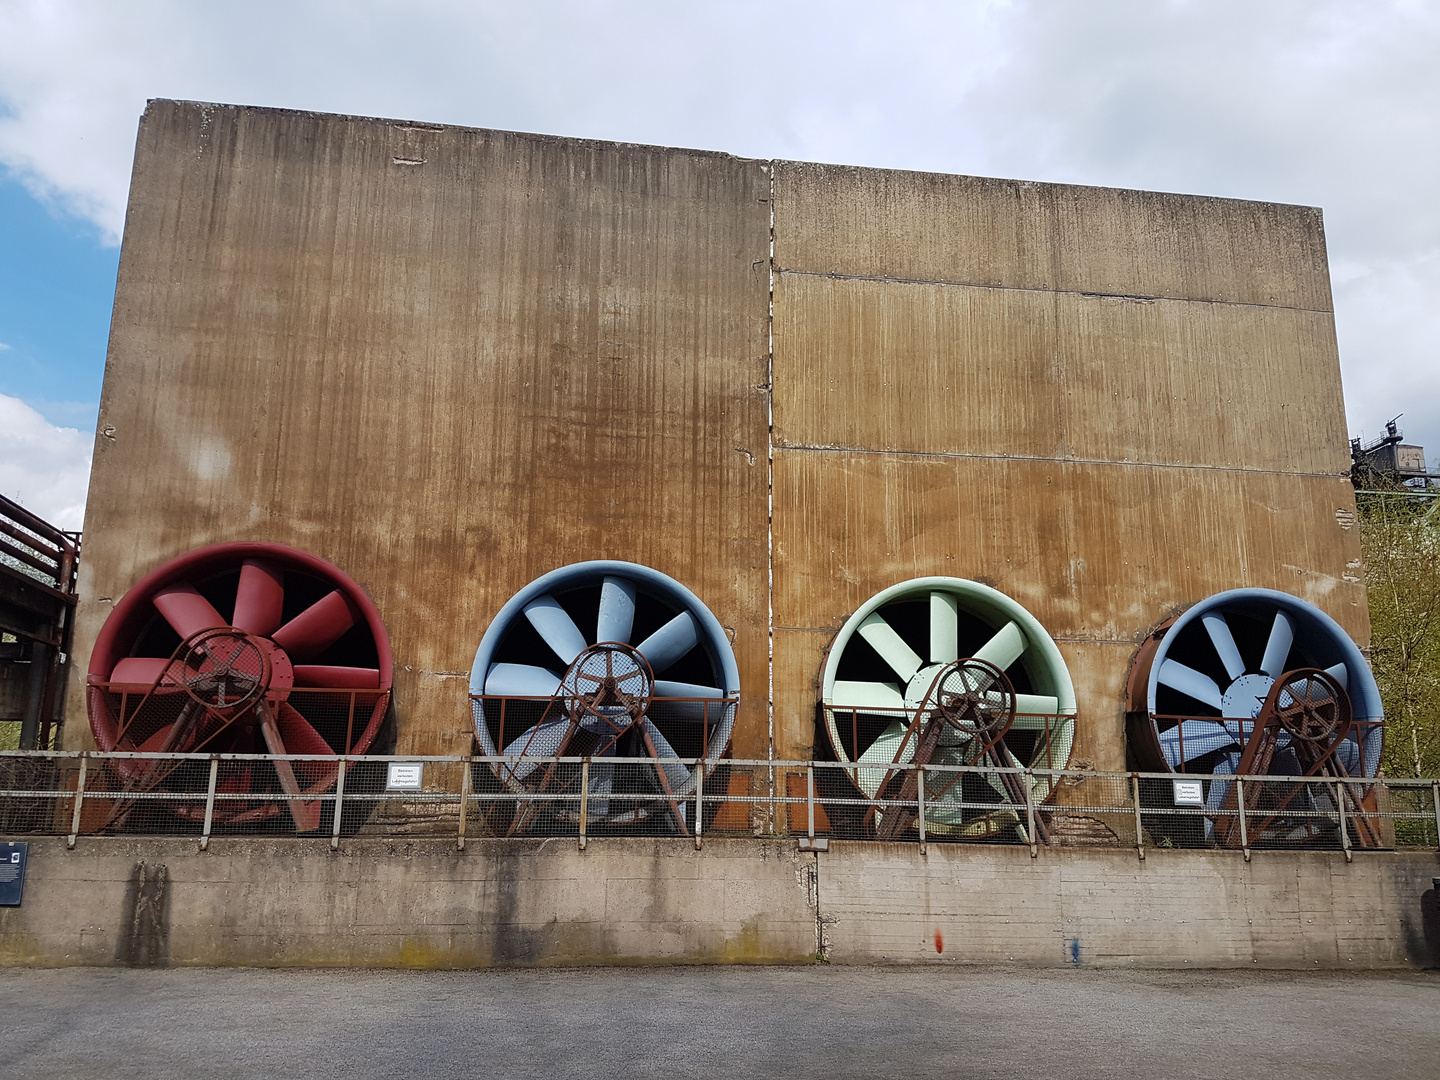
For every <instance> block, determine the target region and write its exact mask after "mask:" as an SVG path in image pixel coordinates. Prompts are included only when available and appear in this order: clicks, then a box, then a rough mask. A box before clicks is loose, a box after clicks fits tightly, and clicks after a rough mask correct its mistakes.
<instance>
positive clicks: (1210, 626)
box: [1200, 611, 1245, 682]
mask: <svg viewBox="0 0 1440 1080" xmlns="http://www.w3.org/2000/svg"><path fill="white" fill-rule="evenodd" d="M1200 621H1201V622H1202V623H1204V624H1205V632H1206V633H1207V634H1209V635H1210V643H1211V644H1212V645H1214V646H1215V651H1216V652H1217V653H1219V654H1220V662H1221V663H1222V664H1224V665H1225V674H1227V675H1229V676H1230V681H1231V682H1234V681H1235V680H1236V679H1238V678H1240V676H1241V675H1244V674H1245V661H1244V660H1243V659H1242V658H1241V656H1240V649H1239V646H1237V645H1236V644H1235V635H1234V634H1232V633H1231V632H1230V624H1229V623H1227V622H1226V621H1225V616H1224V615H1221V614H1220V613H1219V612H1218V611H1217V612H1211V613H1210V614H1209V615H1202V616H1201V617H1200Z"/></svg>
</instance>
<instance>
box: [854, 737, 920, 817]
mask: <svg viewBox="0 0 1440 1080" xmlns="http://www.w3.org/2000/svg"><path fill="white" fill-rule="evenodd" d="M905 729H906V725H905V723H904V722H903V721H900V720H896V721H895V722H894V723H893V724H891V725H890V726H889V727H887V728H886V729H885V730H884V731H882V732H881V733H880V736H879V738H877V739H876V740H875V741H874V742H873V743H871V744H870V745H869V746H868V747H866V748H865V752H864V753H863V754H861V755H860V757H859V759H858V763H859V764H861V765H871V766H879V767H876V768H868V769H856V770H855V782H856V783H857V784H858V785H859V786H860V790H861V791H863V792H865V794H866V795H869V796H870V797H871V798H872V799H873V798H874V797H875V793H876V792H877V791H879V790H880V785H881V783H883V782H884V780H885V773H886V772H888V771H889V770H888V769H887V768H885V767H884V766H888V765H890V764H891V763H892V762H893V761H894V760H895V755H896V753H898V752H899V751H900V744H901V743H902V742H904V741H905ZM914 756H915V740H914V739H911V740H910V741H909V742H908V743H905V750H904V753H901V754H900V761H901V764H904V763H905V762H908V761H910V760H911V759H912V758H913V757H914Z"/></svg>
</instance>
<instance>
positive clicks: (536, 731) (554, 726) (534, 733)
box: [490, 664, 570, 780]
mask: <svg viewBox="0 0 1440 1080" xmlns="http://www.w3.org/2000/svg"><path fill="white" fill-rule="evenodd" d="M498 666H499V665H498V664H497V665H496V667H498ZM507 666H511V667H513V666H516V665H513V664H512V665H507ZM490 670H492V671H493V670H495V669H494V668H491V669H490ZM569 730H570V721H569V719H567V718H566V717H563V716H560V717H556V718H555V719H554V720H546V721H544V722H543V723H539V724H536V725H535V726H534V727H532V728H527V729H526V730H525V731H524V732H522V733H521V734H520V736H519V737H518V738H517V739H515V741H514V742H512V743H511V744H510V745H509V746H507V747H505V749H504V750H502V751H500V753H501V754H503V755H504V756H505V757H521V756H522V755H523V757H524V758H525V760H523V761H520V762H517V763H516V764H515V766H514V768H513V769H512V768H511V766H509V765H504V766H502V767H501V771H502V772H505V773H508V774H509V775H510V776H512V777H513V778H514V779H516V780H524V779H525V778H526V777H527V776H529V775H530V774H531V773H532V772H534V771H535V770H536V769H538V768H539V767H540V763H539V762H538V761H534V760H531V759H533V758H547V757H554V756H555V753H556V751H558V750H559V749H560V744H561V743H563V742H564V741H565V733H566V732H567V731H569Z"/></svg>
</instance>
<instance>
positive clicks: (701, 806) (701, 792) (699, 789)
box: [695, 743, 705, 851]
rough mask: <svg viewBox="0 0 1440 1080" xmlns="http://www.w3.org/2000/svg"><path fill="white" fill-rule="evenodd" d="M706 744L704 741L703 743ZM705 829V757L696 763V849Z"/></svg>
mask: <svg viewBox="0 0 1440 1080" xmlns="http://www.w3.org/2000/svg"><path fill="white" fill-rule="evenodd" d="M701 745H702V746H703V745H704V744H703V743H702V744H701ZM704 829H705V759H704V758H703V757H702V758H701V759H700V760H699V761H697V762H696V763H695V850H696V851H699V850H700V834H701V833H702V832H703V831H704Z"/></svg>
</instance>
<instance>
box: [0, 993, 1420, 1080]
mask: <svg viewBox="0 0 1440 1080" xmlns="http://www.w3.org/2000/svg"><path fill="white" fill-rule="evenodd" d="M0 1017H3V1032H4V1034H3V1042H0V1076H3V1077H6V1078H9V1080H21V1078H29V1077H44V1078H46V1080H63V1078H68V1077H107V1078H117V1080H118V1078H125V1077H137V1078H139V1077H143V1078H145V1080H165V1078H168V1077H206V1078H222V1077H223V1078H229V1077H287V1078H288V1077H329V1076H333V1077H345V1078H347V1080H349V1078H355V1080H360V1078H369V1077H377V1078H378V1077H438V1078H448V1077H466V1078H470V1077H545V1078H547V1080H563V1078H568V1077H667V1078H668V1077H691V1076H695V1077H785V1078H787V1080H788V1078H805V1077H821V1078H824V1080H838V1078H842V1077H866V1078H889V1077H896V1078H901V1077H903V1078H904V1080H922V1078H924V1080H931V1078H940V1077H996V1078H1000V1077H1003V1078H1005V1080H1028V1078H1031V1077H1037V1078H1038V1077H1044V1078H1046V1080H1068V1078H1072V1077H1073V1078H1088V1077H1096V1078H1100V1077H1104V1078H1107V1080H1108V1078H1112V1077H1136V1078H1144V1080H1151V1078H1154V1080H1172V1078H1182V1077H1183V1078H1191V1077H1217V1078H1218V1077H1224V1078H1227V1080H1229V1078H1234V1077H1266V1078H1287V1077H1297V1078H1298V1077H1304V1078H1306V1080H1327V1078H1330V1077H1335V1078H1340V1077H1345V1078H1346V1080H1389V1078H1392V1077H1393V1078H1415V1080H1421V1078H1423V1080H1436V1078H1437V1077H1440V973H1399V974H1383V975H1353V974H1326V973H1312V972H1299V973H1289V972H1261V971H1240V972H1217V971H1174V972H1170V971H1167V972H1153V971H1151V972H1135V971H1095V970H1084V969H1081V970H1055V971H1039V972H1037V971H1024V970H1008V969H996V968H965V967H943V968H942V967H926V968H893V967H892V968H852V967H823V966H816V967H805V968H739V967H725V968H698V967H690V968H610V969H585V970H551V971H490V972H402V971H382V972H375V971H289V970H286V971H264V970H254V969H239V970H237V969H225V970H218V969H185V970H169V971H159V970H143V971H140V970H110V969H93V968H91V969H82V968H70V969H61V970H37V969H26V970H16V969H8V970H0Z"/></svg>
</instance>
